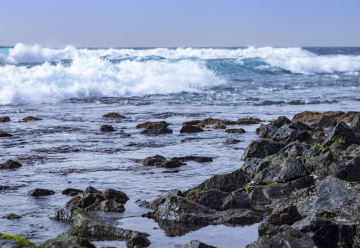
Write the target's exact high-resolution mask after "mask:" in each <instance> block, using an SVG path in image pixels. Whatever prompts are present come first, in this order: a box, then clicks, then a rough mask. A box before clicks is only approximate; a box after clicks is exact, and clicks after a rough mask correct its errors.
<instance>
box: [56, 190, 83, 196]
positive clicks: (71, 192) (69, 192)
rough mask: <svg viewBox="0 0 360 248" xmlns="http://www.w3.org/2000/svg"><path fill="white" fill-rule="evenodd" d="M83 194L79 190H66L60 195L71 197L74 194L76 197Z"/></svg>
mask: <svg viewBox="0 0 360 248" xmlns="http://www.w3.org/2000/svg"><path fill="white" fill-rule="evenodd" d="M83 192H84V191H83V190H81V189H73V188H66V189H64V190H63V191H62V192H61V194H63V195H71V196H73V195H74V194H76V195H77V194H80V193H83Z"/></svg>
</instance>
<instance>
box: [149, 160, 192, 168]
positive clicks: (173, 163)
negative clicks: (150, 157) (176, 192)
mask: <svg viewBox="0 0 360 248" xmlns="http://www.w3.org/2000/svg"><path fill="white" fill-rule="evenodd" d="M182 165H186V164H185V163H182V162H180V161H179V160H174V159H172V160H170V161H165V162H158V163H155V166H156V167H157V168H176V167H180V166H182Z"/></svg>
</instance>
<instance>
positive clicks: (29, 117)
mask: <svg viewBox="0 0 360 248" xmlns="http://www.w3.org/2000/svg"><path fill="white" fill-rule="evenodd" d="M41 120H42V119H40V118H37V117H34V116H28V117H25V118H23V119H22V121H23V122H27V121H41Z"/></svg>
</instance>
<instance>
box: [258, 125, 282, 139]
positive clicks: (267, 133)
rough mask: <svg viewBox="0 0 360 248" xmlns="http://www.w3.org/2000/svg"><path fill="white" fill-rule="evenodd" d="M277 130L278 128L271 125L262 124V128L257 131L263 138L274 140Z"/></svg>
mask: <svg viewBox="0 0 360 248" xmlns="http://www.w3.org/2000/svg"><path fill="white" fill-rule="evenodd" d="M277 130H278V128H277V127H275V126H273V125H271V124H267V125H264V124H261V125H260V127H258V128H257V129H256V133H257V134H259V135H260V136H261V137H262V138H272V137H273V136H274V135H275V133H276V132H277Z"/></svg>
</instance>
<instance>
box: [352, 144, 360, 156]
mask: <svg viewBox="0 0 360 248" xmlns="http://www.w3.org/2000/svg"><path fill="white" fill-rule="evenodd" d="M359 155H360V146H358V147H357V148H355V149H354V150H353V151H351V153H350V156H353V157H355V156H359Z"/></svg>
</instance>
